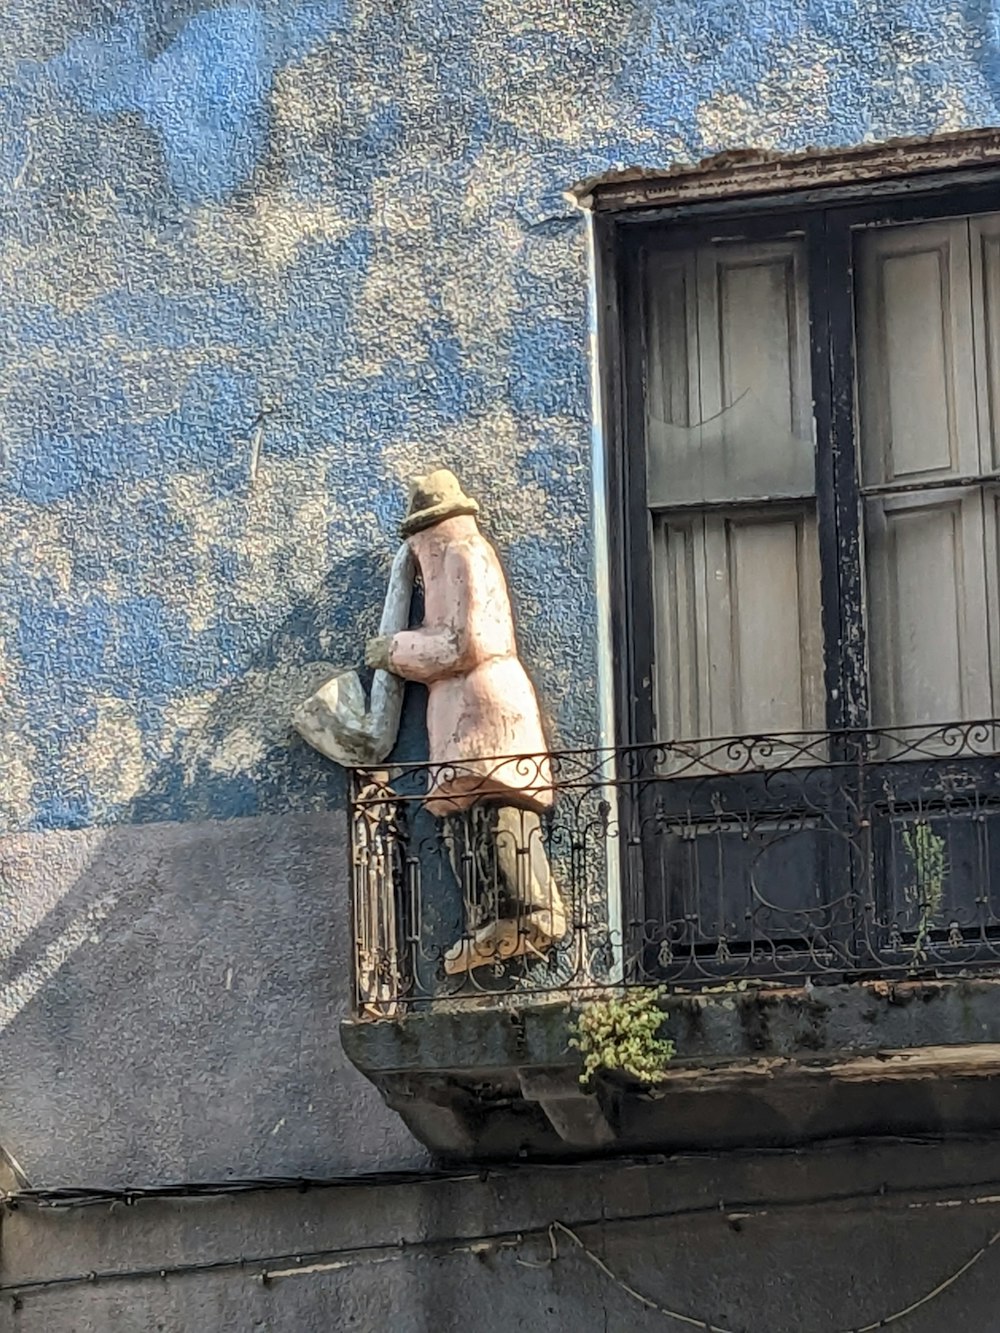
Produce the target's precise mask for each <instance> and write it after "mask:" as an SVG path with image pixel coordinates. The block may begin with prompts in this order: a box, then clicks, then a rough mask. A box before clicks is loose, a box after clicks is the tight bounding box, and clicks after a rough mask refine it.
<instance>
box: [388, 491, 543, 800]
mask: <svg viewBox="0 0 1000 1333" xmlns="http://www.w3.org/2000/svg"><path fill="white" fill-rule="evenodd" d="M409 543H410V549H411V550H412V551H413V554H414V556H415V557H416V560H417V564H418V566H419V568H420V573H421V575H422V578H423V584H424V623H423V625H421V626H420V628H419V629H412V630H403V631H402V632H401V633H399V634H395V635H393V637H392V644H391V647H390V650H389V665H390V669H391V670H392V671H394V672H395V673H396V674H397V675H399V676H402V677H404V678H405V679H406V680H416V681H420V682H422V683H423V684H424V685H426V686H427V688H428V701H427V736H428V742H429V746H430V762H431V765H432V767H436V766H439V765H440V766H441V767H440V768H438V769H437V771H436V772H433V773H432V778H431V786H430V791H429V792H428V799H427V805H428V808H429V809H431V810H433V811H434V812H435V814H440V815H443V814H449V813H453V812H455V811H458V810H464V809H467V808H468V807H469V806H471V805H474V804H475V803H476V802H477V801H479V800H483V799H489V800H499V801H501V802H502V803H503V804H505V805H518V806H526V807H528V808H529V809H534V810H545V809H547V808H548V807H549V806H550V805H551V804H552V801H553V792H552V787H551V784H552V776H551V767H550V764H549V761H548V758H547V751H548V746H547V745H546V741H545V735H544V733H543V730H542V720H541V716H540V714H539V709H538V700H537V699H536V697H535V691H534V688H533V687H532V684H531V681H530V680H529V679H528V676H527V673H526V672H525V670H524V668H523V667H522V666H521V663H520V661H519V660H518V656H517V643H516V641H515V638H514V621H513V616H512V615H511V609H510V596H509V594H508V592H507V583H506V580H505V579H504V576H503V570H502V569H501V568H500V561H499V560H498V559H497V555H496V552H495V551H494V550H493V547H492V546H491V545H490V544H489V542H488V541H487V540H486V539H485V537H483V535H482V534H481V533H480V531H479V527H478V525H477V523H476V520H475V519H474V518H472V517H471V516H469V515H465V514H463V515H459V516H457V517H454V518H447V519H444V520H443V521H442V522H440V523H436V524H435V525H434V526H433V527H430V528H425V529H424V530H423V531H421V532H417V533H414V535H413V536H412V537H410V539H409ZM512 755H513V756H532V758H530V759H527V760H522V761H521V762H517V761H516V760H511V759H507V762H505V763H497V762H496V761H497V758H498V757H506V756H512Z"/></svg>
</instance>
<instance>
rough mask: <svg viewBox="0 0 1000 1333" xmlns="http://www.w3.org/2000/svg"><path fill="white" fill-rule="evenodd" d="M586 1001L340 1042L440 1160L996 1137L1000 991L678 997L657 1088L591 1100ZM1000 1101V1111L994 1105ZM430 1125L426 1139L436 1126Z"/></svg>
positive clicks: (607, 1088)
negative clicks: (669, 1056) (581, 1051)
mask: <svg viewBox="0 0 1000 1333" xmlns="http://www.w3.org/2000/svg"><path fill="white" fill-rule="evenodd" d="M579 1007H580V1005H579V1004H576V1005H570V1004H567V1003H552V1004H546V1005H536V1006H530V1007H525V1008H523V1009H513V1008H510V1007H506V1008H500V1007H495V1008H490V1009H487V1008H481V1009H480V1008H477V1009H470V1010H467V1011H464V1012H463V1011H457V1010H449V1011H447V1012H433V1011H432V1012H427V1013H421V1014H413V1015H409V1016H407V1017H406V1018H403V1019H398V1020H390V1021H380V1022H367V1021H366V1022H362V1021H360V1020H350V1021H347V1022H345V1023H344V1024H343V1026H342V1038H343V1043H344V1048H345V1050H346V1051H347V1053H348V1055H349V1056H350V1058H351V1059H352V1060H353V1061H354V1062H355V1063H356V1064H357V1065H358V1067H359V1068H360V1069H361V1070H362V1071H363V1072H364V1073H365V1074H367V1076H368V1077H369V1078H370V1079H372V1081H373V1082H374V1083H375V1084H376V1085H377V1086H378V1087H379V1088H380V1090H381V1091H382V1094H383V1096H384V1097H385V1098H386V1100H387V1101H388V1103H389V1104H390V1105H391V1106H393V1107H394V1108H395V1109H397V1110H399V1112H400V1114H401V1115H402V1116H403V1118H404V1119H405V1120H406V1122H407V1124H408V1125H409V1127H410V1128H411V1130H412V1131H413V1132H414V1133H415V1134H416V1135H417V1137H419V1138H421V1139H422V1141H423V1142H425V1143H426V1144H428V1146H429V1147H431V1148H432V1149H433V1151H435V1152H437V1153H438V1154H440V1155H443V1156H453V1157H462V1158H471V1159H477V1158H480V1157H482V1158H494V1159H495V1158H504V1157H510V1156H525V1155H537V1156H547V1155H552V1156H564V1155H567V1154H578V1155H585V1154H587V1153H588V1152H590V1153H593V1152H596V1151H598V1150H604V1151H607V1150H608V1149H609V1148H610V1149H618V1150H622V1151H636V1150H642V1151H650V1150H659V1149H671V1150H676V1149H682V1148H696V1147H697V1148H705V1147H738V1146H748V1147H749V1146H762V1145H787V1144H794V1143H799V1142H807V1141H811V1140H815V1139H819V1138H828V1137H839V1136H848V1135H851V1136H864V1135H866V1134H876V1133H885V1132H895V1133H944V1132H950V1131H955V1130H961V1131H965V1132H974V1131H975V1132H979V1131H989V1130H992V1129H993V1128H994V1127H1000V1099H998V1098H995V1097H994V1096H993V1093H992V1087H991V1085H990V1080H991V1079H992V1078H993V1077H994V1076H995V1075H997V1074H1000V980H997V981H994V980H989V979H959V980H948V981H913V982H901V983H895V984H890V983H887V982H882V981H877V982H870V983H857V984H854V985H844V986H831V987H827V988H822V989H821V988H805V989H796V990H791V989H788V990H763V989H757V990H749V989H748V990H743V991H737V990H720V991H716V992H702V993H700V994H697V995H673V996H669V997H667V998H666V999H665V1000H664V1002H663V1007H664V1010H665V1013H666V1018H667V1031H668V1033H669V1035H670V1036H671V1037H672V1038H673V1039H674V1041H675V1043H676V1046H677V1056H676V1058H675V1060H674V1061H673V1062H672V1063H671V1064H670V1066H669V1067H668V1069H667V1070H666V1071H665V1079H664V1081H663V1083H662V1084H660V1085H658V1086H657V1087H655V1088H643V1087H639V1086H637V1085H632V1084H630V1083H629V1081H628V1080H626V1079H622V1078H620V1077H614V1076H609V1077H608V1078H606V1079H604V1080H602V1085H601V1086H600V1087H599V1088H598V1089H596V1090H595V1091H596V1094H597V1095H596V1096H593V1097H588V1096H587V1095H586V1094H585V1093H584V1092H583V1090H582V1089H580V1088H579V1083H578V1075H579V1069H580V1064H579V1059H578V1056H577V1053H576V1052H575V1051H574V1050H572V1049H571V1048H570V1046H569V1044H568V1039H569V1026H570V1024H571V1023H572V1021H573V1018H574V1014H575V1012H576V1011H577V1010H578V1009H579ZM995 1103H996V1105H995ZM429 1126H430V1129H429V1128H428V1127H429Z"/></svg>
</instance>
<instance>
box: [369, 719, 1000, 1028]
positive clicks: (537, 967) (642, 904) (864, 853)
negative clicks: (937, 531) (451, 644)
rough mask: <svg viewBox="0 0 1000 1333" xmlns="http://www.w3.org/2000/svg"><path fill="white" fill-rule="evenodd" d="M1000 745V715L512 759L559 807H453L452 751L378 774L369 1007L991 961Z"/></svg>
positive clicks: (380, 1010)
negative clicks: (446, 806)
mask: <svg viewBox="0 0 1000 1333" xmlns="http://www.w3.org/2000/svg"><path fill="white" fill-rule="evenodd" d="M998 741H1000V722H995V721H993V720H988V721H980V722H969V723H961V724H949V725H944V726H937V727H923V728H895V729H881V730H866V731H845V732H832V733H831V732H825V733H808V734H800V735H794V736H792V735H783V736H764V735H758V736H741V737H727V738H724V739H720V740H710V741H691V742H688V741H685V742H663V743H659V744H656V745H647V746H632V747H624V748H619V749H616V750H583V749H581V750H572V751H563V752H560V753H557V754H553V755H550V756H545V757H544V760H543V758H541V757H533V756H518V757H514V758H513V759H512V758H511V757H510V756H504V757H502V758H500V759H497V760H496V761H495V762H496V764H497V766H499V765H501V764H504V765H508V766H509V765H511V764H512V763H513V764H516V765H517V766H518V770H519V771H520V772H526V773H532V774H533V775H535V777H536V778H537V776H538V775H540V774H541V773H545V774H546V781H550V782H551V793H552V797H553V801H552V808H551V810H549V811H547V812H546V813H543V814H539V813H537V812H536V811H531V810H526V809H525V810H520V809H511V808H507V809H499V808H496V807H495V806H492V805H491V804H490V803H489V802H488V801H484V802H475V801H474V802H473V804H471V805H469V806H467V807H465V808H456V809H455V810H454V811H453V812H446V813H444V814H441V813H431V812H430V811H428V810H427V809H426V808H425V805H424V795H425V794H426V792H427V791H428V789H429V787H430V786H431V780H432V778H433V777H435V776H437V778H438V781H439V782H440V779H441V776H442V774H441V772H440V766H438V770H437V772H436V774H435V772H434V770H433V769H432V766H431V765H428V764H416V765H414V764H407V765H398V766H396V767H393V768H388V769H384V770H380V771H377V772H360V771H359V772H356V773H355V774H354V775H353V783H352V796H351V826H352V830H353V866H354V883H353V892H354V922H355V933H356V964H355V974H356V984H357V1006H358V1010H359V1012H362V1013H366V1014H380V1015H389V1014H394V1013H398V1012H402V1011H404V1010H407V1009H411V1008H414V1007H420V1006H422V1005H428V1004H440V1003H441V1002H445V1001H448V1002H453V1003H456V1004H477V1003H483V1002H488V1000H487V999H486V997H490V996H495V997H499V996H500V995H504V994H508V993H514V994H524V993H534V994H536V995H546V994H549V995H554V994H564V993H573V992H577V991H585V990H590V989H595V988H601V987H605V986H607V985H609V984H611V983H617V982H624V983H626V984H628V983H635V984H654V983H657V984H666V985H668V986H674V987H678V988H684V987H698V986H704V985H709V984H725V983H736V982H740V981H748V982H749V981H754V982H761V983H770V984H782V983H785V984H802V982H803V981H804V980H805V979H807V978H808V979H810V980H812V981H813V982H814V983H815V984H820V983H822V982H823V981H835V980H841V979H845V978H851V977H857V976H904V975H909V974H915V973H921V974H927V973H930V974H954V973H961V972H963V971H965V972H975V971H978V970H981V969H983V968H985V967H988V966H991V965H993V964H994V963H997V962H1000V754H998V751H1000V744H998ZM546 761H547V763H548V764H549V765H550V767H551V777H549V776H548V774H549V769H548V768H547V767H545V762H546ZM476 771H477V773H479V774H480V776H481V777H482V781H483V783H484V790H485V789H486V788H487V787H488V785H489V774H490V772H491V771H492V770H491V765H490V763H489V762H484V761H481V760H480V761H477V764H476ZM465 790H467V784H466V788H465Z"/></svg>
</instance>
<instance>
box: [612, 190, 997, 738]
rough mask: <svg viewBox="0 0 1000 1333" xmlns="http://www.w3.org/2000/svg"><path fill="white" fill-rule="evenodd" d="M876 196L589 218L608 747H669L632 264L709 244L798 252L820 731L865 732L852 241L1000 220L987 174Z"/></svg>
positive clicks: (809, 195)
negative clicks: (812, 475)
mask: <svg viewBox="0 0 1000 1333" xmlns="http://www.w3.org/2000/svg"><path fill="white" fill-rule="evenodd" d="M970 175H971V179H970ZM883 188H884V190H885V193H884V194H879V196H878V197H877V198H874V199H869V200H868V201H864V200H860V199H859V198H858V186H857V185H856V184H846V185H841V186H831V187H829V188H827V189H822V190H815V191H808V190H794V189H793V190H789V191H787V192H785V193H783V194H781V195H770V196H769V195H765V196H759V197H753V198H749V199H748V198H740V197H737V198H733V199H722V200H714V201H709V202H699V203H694V204H688V205H680V206H677V207H669V206H667V207H664V206H658V207H651V208H634V209H629V210H624V211H621V212H612V211H607V212H597V213H596V214H595V217H594V231H595V253H596V260H597V264H596V268H597V275H596V276H597V289H598V310H599V321H598V322H599V328H598V339H599V346H600V348H601V356H600V369H601V389H602V400H603V404H604V423H603V424H604V433H605V441H606V451H605V454H606V456H605V465H606V476H607V513H608V533H609V555H610V562H611V569H610V574H611V589H612V596H611V605H610V614H611V642H612V656H613V664H614V676H615V737H616V742H617V744H618V745H624V746H629V745H643V744H651V743H655V742H656V741H658V740H663V739H673V738H665V737H662V736H659V735H657V729H656V714H655V690H656V683H655V651H656V642H655V633H656V631H655V626H654V624H653V617H652V616H651V614H650V608H651V607H652V606H653V604H654V590H653V552H652V543H651V531H650V511H649V508H648V505H647V495H646V471H645V469H646V439H645V403H644V395H643V388H642V383H641V378H642V365H643V346H642V344H643V336H644V327H643V320H642V319H641V318H640V317H639V314H638V312H639V311H640V309H641V301H642V290H641V271H642V255H643V251H644V250H645V249H647V248H649V247H650V246H651V245H652V246H655V248H656V249H657V250H660V251H662V250H664V249H667V248H678V249H680V248H690V247H692V246H694V245H697V244H704V243H705V242H706V240H710V239H719V240H723V239H728V240H743V241H747V242H765V241H773V240H779V239H781V238H783V237H787V236H788V235H789V234H798V235H801V236H802V237H803V238H804V243H805V249H806V258H805V271H806V282H807V295H808V309H809V348H810V369H811V375H812V393H813V419H814V425H815V444H816V510H817V528H818V541H819V566H820V600H821V626H822V638H823V687H824V696H825V714H826V729H827V730H828V731H830V732H838V731H843V730H846V729H852V730H853V729H865V728H868V727H869V726H871V724H872V722H871V712H870V701H869V689H868V679H869V676H868V660H867V650H866V642H865V570H864V542H863V512H862V504H861V480H860V476H859V458H858V452H859V451H858V448H857V430H856V424H857V408H856V375H855V323H856V320H855V299H854V282H853V277H854V258H855V256H854V235H855V233H856V232H857V231H858V230H860V229H862V228H868V227H872V226H878V225H894V224H895V225H906V224H913V223H919V222H925V221H926V222H931V221H935V220H940V219H943V218H949V217H961V216H966V215H975V214H980V213H987V212H1000V169H998V168H997V167H995V166H991V167H989V168H986V169H984V171H983V172H981V173H969V172H968V171H962V172H947V171H945V172H938V173H934V174H932V175H927V176H917V177H912V178H908V177H902V178H900V179H895V180H892V181H890V182H887V183H884V184H883ZM942 720H947V719H942ZM690 739H696V738H690Z"/></svg>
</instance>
